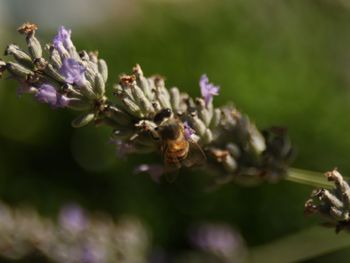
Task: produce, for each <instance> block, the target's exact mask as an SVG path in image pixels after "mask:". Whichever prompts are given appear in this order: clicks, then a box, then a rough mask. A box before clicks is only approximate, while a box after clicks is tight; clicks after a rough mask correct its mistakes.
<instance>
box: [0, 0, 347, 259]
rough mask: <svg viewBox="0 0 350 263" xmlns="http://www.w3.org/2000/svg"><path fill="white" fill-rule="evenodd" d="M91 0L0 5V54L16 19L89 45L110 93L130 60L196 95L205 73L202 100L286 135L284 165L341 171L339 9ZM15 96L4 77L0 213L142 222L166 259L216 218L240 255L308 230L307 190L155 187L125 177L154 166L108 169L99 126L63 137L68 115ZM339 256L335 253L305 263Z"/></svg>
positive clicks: (343, 78) (109, 157)
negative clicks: (214, 87) (290, 146)
mask: <svg viewBox="0 0 350 263" xmlns="http://www.w3.org/2000/svg"><path fill="white" fill-rule="evenodd" d="M48 3H49V4H48ZM93 3H94V1H84V0H80V1H62V2H61V1H57V3H55V4H54V1H39V0H35V1H11V0H9V1H5V0H2V1H0V4H1V6H0V10H1V11H0V13H2V14H3V16H2V20H1V26H0V32H1V38H0V47H1V49H2V50H3V49H4V48H5V47H6V45H7V44H8V43H9V42H15V43H16V44H19V45H22V46H24V40H23V39H21V36H18V35H17V34H16V28H17V26H18V25H20V24H21V23H22V22H25V21H31V22H35V23H38V24H39V27H40V30H39V31H38V36H39V38H41V39H42V40H43V41H44V42H49V41H50V40H51V38H52V37H53V36H54V35H55V34H56V28H57V27H58V26H59V25H64V26H66V27H68V28H72V30H73V40H74V42H75V44H76V46H77V47H78V49H87V50H96V49H98V50H99V53H100V56H101V57H103V58H105V59H106V60H107V62H108V64H109V72H110V76H109V84H110V87H111V86H112V84H113V83H114V82H115V81H116V80H117V79H118V75H119V74H120V73H129V72H130V71H131V69H132V67H133V66H134V65H135V64H136V63H139V64H141V66H142V67H143V70H144V72H145V74H146V75H151V74H154V73H159V74H161V75H163V76H166V79H167V85H168V86H178V87H180V88H181V89H183V90H186V91H188V92H189V93H190V94H191V95H198V94H199V87H198V80H199V77H200V75H201V74H203V73H207V74H208V76H209V78H210V80H211V81H213V82H214V83H215V84H219V85H220V86H221V94H220V96H218V97H216V98H215V104H216V105H222V104H224V103H226V102H228V101H233V102H234V103H235V104H236V105H237V106H238V108H239V109H241V110H242V111H243V112H245V113H247V114H248V115H249V116H250V117H251V118H252V119H253V120H255V122H256V124H257V126H258V127H260V128H267V127H269V126H272V125H283V126H286V127H288V130H289V133H290V136H291V138H292V141H293V143H294V144H295V147H296V149H297V152H298V156H297V159H296V161H295V163H294V166H295V167H298V168H304V169H309V170H315V171H322V172H324V171H327V170H330V169H332V168H333V167H335V166H337V167H339V169H340V171H341V172H342V173H343V174H345V175H346V174H349V173H350V163H349V161H348V153H349V152H350V135H349V130H350V122H349V117H348V112H349V109H350V106H349V105H350V103H349V102H350V4H349V3H348V2H347V1H343V0H314V1H301V0H300V1H299V0H294V1H288V0H283V1H273V0H245V1H244V0H234V1H232V0H231V1H229V0H222V1H214V0H213V1H199V0H190V1H185V0H178V1H176V0H148V1H137V0H132V1H108V0H103V1H102V2H101V3H100V4H99V5H97V6H96V3H99V1H96V3H95V4H94V5H93ZM89 5H91V6H89ZM56 8H59V9H56ZM91 9H92V10H91ZM15 89H16V84H15V83H14V82H11V81H1V82H0V119H1V124H0V199H2V200H4V201H6V202H8V203H9V204H13V205H16V204H23V203H25V204H29V205H31V206H34V207H36V208H37V209H38V210H39V211H40V213H42V214H43V215H47V216H52V217H55V216H56V214H57V211H58V209H59V208H60V206H61V205H63V204H64V203H66V202H71V201H75V202H79V203H81V204H82V205H83V206H84V207H85V208H87V209H89V210H92V211H95V210H98V211H105V212H107V213H109V214H111V215H113V216H118V215H122V214H131V215H135V216H138V217H140V218H141V219H142V220H144V221H145V223H146V224H147V225H149V226H150V229H151V230H152V233H153V241H154V243H155V244H157V245H158V246H161V247H163V248H165V249H167V250H170V251H173V252H176V251H180V250H182V249H185V248H186V247H187V246H188V243H187V241H186V235H187V230H188V227H189V226H190V225H191V224H193V223H195V222H201V221H219V222H227V223H229V224H231V225H232V226H234V227H236V228H237V229H238V230H239V231H240V232H241V233H242V235H243V237H244V238H245V240H246V242H247V244H248V246H256V245H261V244H265V243H268V242H270V241H273V240H274V239H276V238H281V237H283V236H286V235H288V234H291V233H293V232H295V231H298V230H301V229H304V228H306V227H308V226H311V225H314V224H316V223H317V221H316V220H314V219H306V218H305V217H304V215H303V204H304V201H305V200H306V198H307V197H308V196H309V194H310V191H311V188H310V187H307V186H301V185H297V184H293V183H289V182H280V183H278V184H271V185H268V184H264V185H261V186H258V187H252V188H242V187H239V186H235V185H226V186H224V187H222V188H220V189H219V190H217V191H213V192H210V193H207V192H205V191H204V190H203V189H204V187H203V185H202V184H201V183H200V179H201V175H200V174H181V175H180V177H179V179H178V180H177V182H176V183H174V184H162V185H159V184H155V183H154V182H153V181H151V180H150V178H149V177H147V176H145V175H134V174H133V173H132V171H133V169H134V167H135V165H136V164H138V163H140V162H155V161H158V160H159V157H158V156H146V157H145V156H131V157H129V158H128V159H127V161H125V160H118V159H116V157H115V149H114V148H113V145H111V144H109V143H108V136H109V134H110V131H109V130H108V129H105V128H97V129H96V128H94V127H92V126H91V127H87V128H83V129H79V130H76V129H73V128H71V127H70V121H71V119H72V118H73V117H74V116H75V114H74V113H70V112H66V111H64V110H54V111H52V110H51V109H49V107H47V106H46V105H41V104H38V103H36V102H35V101H34V100H33V99H32V98H30V97H29V96H24V97H21V98H18V97H17V96H16V92H15ZM329 234H330V235H333V231H332V230H329ZM349 260H350V252H349V251H347V250H343V251H338V252H335V253H332V254H329V255H325V256H322V257H319V258H316V259H313V260H310V261H307V262H330V261H332V262H348V261H349ZM305 262H306V261H305Z"/></svg>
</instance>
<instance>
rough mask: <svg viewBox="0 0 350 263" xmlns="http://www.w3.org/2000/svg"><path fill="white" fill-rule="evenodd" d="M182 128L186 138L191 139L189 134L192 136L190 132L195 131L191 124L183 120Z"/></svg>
mask: <svg viewBox="0 0 350 263" xmlns="http://www.w3.org/2000/svg"><path fill="white" fill-rule="evenodd" d="M184 129H185V138H186V140H189V139H191V136H192V134H194V133H195V131H194V130H193V129H192V128H191V126H190V125H189V124H188V122H187V121H185V122H184Z"/></svg>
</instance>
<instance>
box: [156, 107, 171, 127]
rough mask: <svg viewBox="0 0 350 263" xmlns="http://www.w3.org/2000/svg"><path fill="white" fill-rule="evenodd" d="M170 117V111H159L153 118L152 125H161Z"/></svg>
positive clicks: (167, 109)
mask: <svg viewBox="0 0 350 263" xmlns="http://www.w3.org/2000/svg"><path fill="white" fill-rule="evenodd" d="M171 115H172V111H171V109H169V108H166V109H162V110H161V111H159V112H158V113H157V114H156V115H155V116H154V118H153V121H154V123H156V124H160V123H162V122H163V121H164V120H166V119H168V118H170V117H171Z"/></svg>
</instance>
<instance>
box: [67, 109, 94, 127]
mask: <svg viewBox="0 0 350 263" xmlns="http://www.w3.org/2000/svg"><path fill="white" fill-rule="evenodd" d="M94 119H95V114H94V113H92V112H88V113H84V114H82V115H80V116H78V117H77V118H75V119H74V120H73V121H72V126H73V127H74V128H80V127H83V126H86V125H88V124H89V123H90V122H92V121H93V120H94Z"/></svg>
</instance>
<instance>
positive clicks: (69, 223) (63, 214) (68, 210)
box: [59, 204, 88, 233]
mask: <svg viewBox="0 0 350 263" xmlns="http://www.w3.org/2000/svg"><path fill="white" fill-rule="evenodd" d="M59 223H60V225H61V226H62V227H63V228H64V229H67V230H68V231H71V232H73V233H76V232H80V231H82V230H84V229H85V228H86V227H87V224H88V220H87V218H86V215H85V213H84V211H83V209H82V208H81V207H80V206H78V205H76V204H70V205H67V206H65V207H63V208H62V209H61V211H60V214H59Z"/></svg>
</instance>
